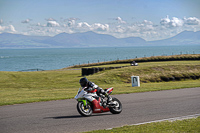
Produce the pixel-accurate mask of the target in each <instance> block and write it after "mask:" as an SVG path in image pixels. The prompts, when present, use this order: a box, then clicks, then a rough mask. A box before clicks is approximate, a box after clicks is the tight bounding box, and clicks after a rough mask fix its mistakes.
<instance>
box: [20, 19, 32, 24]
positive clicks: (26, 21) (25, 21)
mask: <svg viewBox="0 0 200 133" xmlns="http://www.w3.org/2000/svg"><path fill="white" fill-rule="evenodd" d="M30 21H31V19H26V20H23V21H22V23H29V22H30Z"/></svg>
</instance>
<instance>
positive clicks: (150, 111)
mask: <svg viewBox="0 0 200 133" xmlns="http://www.w3.org/2000/svg"><path fill="white" fill-rule="evenodd" d="M112 96H113V97H117V98H118V99H119V100H120V101H121V102H122V105H123V111H122V113H121V114H117V115H113V114H111V113H110V112H106V113H100V114H93V115H92V116H91V117H81V116H80V115H79V113H78V112H77V110H76V104H77V101H76V100H75V99H69V100H59V101H49V102H40V103H28V104H18V105H9V106H0V133H70V132H83V131H91V130H97V129H107V128H113V127H121V126H124V125H131V124H137V123H143V122H148V121H154V120H161V119H167V118H173V117H181V116H187V115H193V114H200V102H199V101H200V88H187V89H178V90H167V91H157V92H144V93H132V94H122V95H112Z"/></svg>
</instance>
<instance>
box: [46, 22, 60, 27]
mask: <svg viewBox="0 0 200 133" xmlns="http://www.w3.org/2000/svg"><path fill="white" fill-rule="evenodd" d="M59 26H60V25H59V23H57V22H56V21H48V22H47V27H59Z"/></svg>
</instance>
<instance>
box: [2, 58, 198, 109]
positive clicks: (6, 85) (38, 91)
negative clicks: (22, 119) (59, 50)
mask: <svg viewBox="0 0 200 133" xmlns="http://www.w3.org/2000/svg"><path fill="white" fill-rule="evenodd" d="M199 66H200V62H199V61H165V62H144V63H139V66H136V67H135V66H134V67H131V66H130V67H125V68H120V69H113V70H106V71H102V72H99V73H96V74H94V75H90V76H87V78H88V79H89V80H91V81H93V82H95V83H96V84H97V85H99V86H100V87H102V88H107V87H114V92H113V94H122V93H134V92H145V91H159V90H170V89H179V88H189V87H200V84H199V79H198V80H191V79H189V78H187V79H185V80H184V79H181V81H173V82H161V81H162V80H161V79H160V77H161V76H163V75H164V76H165V75H167V76H174V74H176V75H181V76H186V77H189V76H190V75H198V74H199V71H200V69H199ZM132 75H137V76H140V80H141V87H131V83H130V81H131V78H130V77H131V76H132ZM80 78H81V70H66V69H65V70H60V71H58V70H54V71H39V72H0V105H12V104H19V103H29V102H40V101H49V100H60V99H69V98H73V97H74V96H75V95H76V93H77V90H78V88H79V87H80V85H79V79H80Z"/></svg>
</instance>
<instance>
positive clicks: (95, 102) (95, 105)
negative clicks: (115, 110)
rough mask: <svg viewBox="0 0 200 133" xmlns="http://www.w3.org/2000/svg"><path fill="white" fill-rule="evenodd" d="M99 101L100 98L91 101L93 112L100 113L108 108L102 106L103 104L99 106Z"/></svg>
mask: <svg viewBox="0 0 200 133" xmlns="http://www.w3.org/2000/svg"><path fill="white" fill-rule="evenodd" d="M100 102H101V100H100V98H99V99H98V100H96V99H95V100H93V101H92V105H93V113H102V112H107V111H109V110H110V109H109V108H108V107H106V108H104V107H103V106H100Z"/></svg>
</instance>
